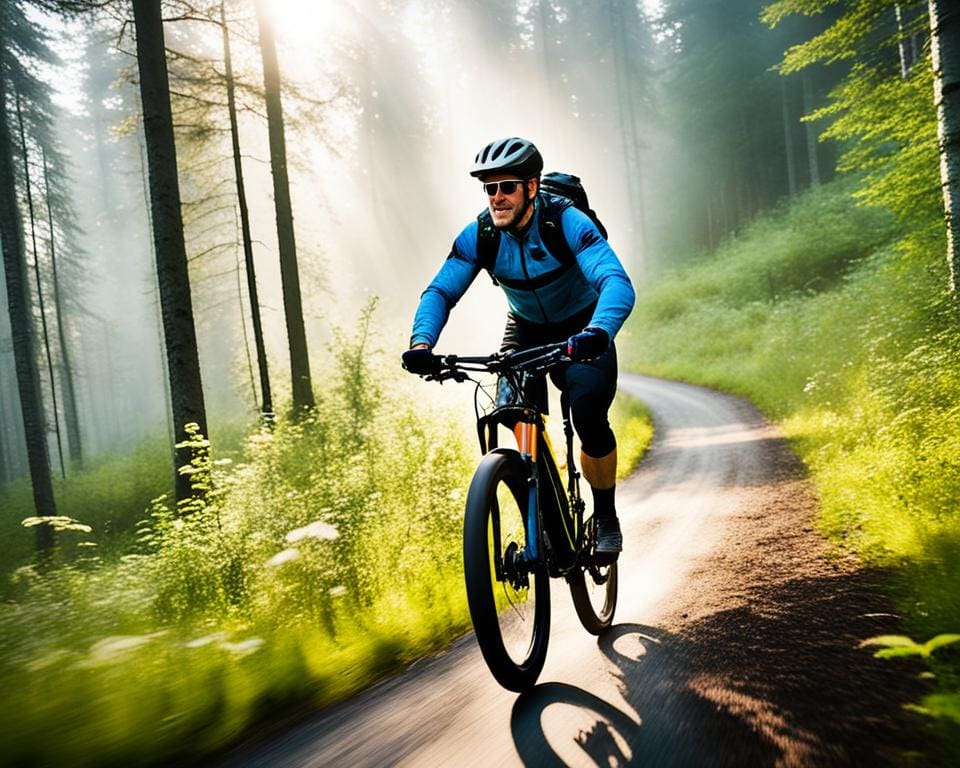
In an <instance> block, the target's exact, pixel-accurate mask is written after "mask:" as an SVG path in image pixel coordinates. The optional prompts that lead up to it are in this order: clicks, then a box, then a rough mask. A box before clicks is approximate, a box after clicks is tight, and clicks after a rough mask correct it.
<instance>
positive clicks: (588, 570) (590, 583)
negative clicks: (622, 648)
mask: <svg viewBox="0 0 960 768" xmlns="http://www.w3.org/2000/svg"><path fill="white" fill-rule="evenodd" d="M593 530H594V522H593V520H592V519H591V520H588V521H587V530H586V531H585V538H586V541H587V542H592V541H593V538H594V533H593ZM587 546H588V549H587V551H591V550H592V548H593V547H592V544H588V545H587ZM567 580H568V583H569V585H570V596H571V597H572V598H573V607H574V608H575V609H576V611H577V617H578V618H579V619H580V623H581V624H582V625H583V628H584V629H585V630H587V632H589V633H590V634H591V635H602V634H603V633H604V632H605V631H606V630H608V629H609V628H610V626H611V625H612V624H613V615H614V613H616V610H617V589H618V571H617V563H616V562H613V563H610V564H609V565H604V566H597V565H595V564H590V563H588V564H586V565H582V566H580V567H579V568H577V570H576V571H574V572H573V573H572V574H570V575H569V576H568V579H567Z"/></svg>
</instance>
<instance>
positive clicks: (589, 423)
mask: <svg viewBox="0 0 960 768" xmlns="http://www.w3.org/2000/svg"><path fill="white" fill-rule="evenodd" d="M594 308H595V307H594V306H590V307H587V308H586V309H585V310H582V311H581V312H578V313H577V314H575V315H574V316H573V317H570V318H568V319H567V320H564V321H562V322H559V323H546V324H541V323H531V322H529V321H528V320H524V319H522V318H520V317H517V316H516V315H514V314H512V313H511V314H509V315H507V326H506V328H505V329H504V332H503V343H502V344H501V351H504V352H505V351H508V350H518V349H529V348H530V347H537V346H540V345H542V344H552V343H554V342H557V341H565V340H566V339H568V338H570V337H571V336H572V335H574V334H575V333H579V332H580V331H582V330H583V329H584V327H585V326H586V325H588V324H589V322H590V318H591V317H593V310H594ZM550 378H551V380H552V381H553V383H554V384H555V385H556V386H557V388H558V389H559V390H560V391H561V392H564V393H566V396H567V398H568V400H569V402H570V413H571V417H572V419H573V428H574V429H575V430H576V432H577V435H578V437H579V438H580V444H581V447H582V448H583V452H584V453H585V454H587V455H588V456H590V457H592V458H596V459H598V458H601V457H603V456H606V455H607V454H609V453H610V452H611V451H612V450H613V449H614V448H616V447H617V439H616V437H615V436H614V434H613V430H612V429H611V428H610V422H609V420H608V418H607V412H608V411H609V410H610V404H611V403H613V397H614V395H615V394H616V393H617V349H616V347H615V346H614V344H613V342H611V343H610V347H609V348H608V349H607V351H606V352H604V353H603V354H602V355H600V357H597V358H595V359H593V360H591V361H589V362H586V363H569V364H568V365H563V366H560V367H557V368H555V369H554V370H553V371H551V372H550ZM533 386H534V389H533V391H532V392H529V394H530V395H532V396H533V397H535V398H536V399H537V401H538V402H539V403H540V405H541V407H542V408H543V411H544V413H546V412H547V391H546V381H545V380H544V379H543V378H540V379H538V380H537V381H536V382H535V383H534V384H533Z"/></svg>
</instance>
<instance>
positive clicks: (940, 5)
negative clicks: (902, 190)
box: [930, 0, 960, 293]
mask: <svg viewBox="0 0 960 768" xmlns="http://www.w3.org/2000/svg"><path fill="white" fill-rule="evenodd" d="M930 54H931V61H932V64H933V101H934V104H935V105H936V108H937V146H938V149H939V151H940V185H941V187H942V189H943V211H944V216H945V217H946V222H947V263H948V265H949V266H950V287H951V290H952V291H953V292H954V293H956V292H957V291H958V289H960V252H958V249H960V13H958V12H957V7H956V4H955V3H950V2H947V1H946V0H930Z"/></svg>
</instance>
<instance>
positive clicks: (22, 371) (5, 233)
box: [0, 0, 56, 551]
mask: <svg viewBox="0 0 960 768" xmlns="http://www.w3.org/2000/svg"><path fill="white" fill-rule="evenodd" d="M43 58H48V54H47V51H46V48H45V45H44V43H43V40H42V37H41V35H40V33H39V30H37V29H36V27H35V26H34V25H33V24H32V23H31V22H30V21H29V20H28V19H27V17H26V16H25V15H24V13H23V7H22V4H21V3H20V2H18V1H17V0H8V2H5V3H3V4H2V5H0V245H2V248H3V263H4V276H5V280H6V288H7V305H8V309H9V313H10V325H11V332H12V338H13V352H14V358H15V362H16V369H17V388H18V392H19V396H20V410H21V413H22V415H23V428H24V433H25V436H26V443H27V457H28V462H29V466H30V480H31V484H32V487H33V499H34V506H35V508H36V512H37V515H38V516H40V517H47V516H54V515H56V504H55V501H54V496H53V486H52V483H51V481H50V463H49V457H48V453H47V441H46V423H45V418H44V413H43V401H42V397H41V391H40V376H39V373H38V371H37V355H36V349H35V346H34V330H33V327H32V308H31V300H30V291H29V283H28V278H27V260H26V251H25V247H24V240H23V230H22V218H21V212H20V210H19V206H18V203H17V199H18V194H17V184H16V171H15V166H14V153H15V144H14V140H13V136H12V133H13V132H12V131H11V126H10V115H11V109H10V100H11V97H12V95H13V94H12V90H13V87H14V85H13V84H14V83H15V82H16V83H17V84H18V85H20V84H26V85H27V86H28V88H29V86H30V85H36V82H35V81H34V79H33V77H32V75H31V74H30V71H29V65H27V66H25V61H30V60H37V59H43ZM36 530H37V547H38V549H40V550H41V551H45V550H49V549H50V548H51V547H52V545H53V531H52V529H51V528H50V527H49V526H46V525H39V526H37V527H36Z"/></svg>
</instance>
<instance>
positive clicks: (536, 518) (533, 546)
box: [513, 421, 540, 563]
mask: <svg viewBox="0 0 960 768" xmlns="http://www.w3.org/2000/svg"><path fill="white" fill-rule="evenodd" d="M538 432H539V427H538V425H537V424H536V423H533V422H529V421H518V422H517V424H516V426H515V427H514V428H513V434H514V435H515V436H516V438H517V447H518V448H519V449H520V456H521V457H522V458H523V460H524V462H526V464H527V466H528V467H529V472H528V474H527V524H526V529H527V537H526V538H527V541H526V545H525V546H524V549H523V559H524V560H525V561H526V562H528V563H534V562H537V561H538V560H539V559H540V494H539V489H540V470H539V468H538V466H537V443H538V437H539V434H538Z"/></svg>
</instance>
